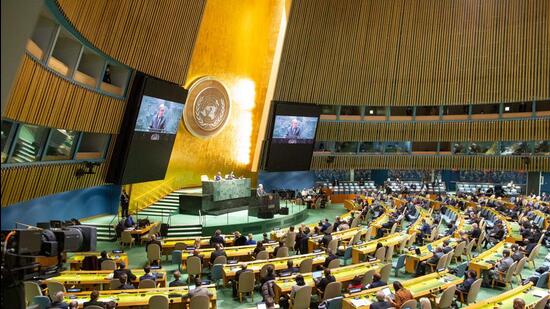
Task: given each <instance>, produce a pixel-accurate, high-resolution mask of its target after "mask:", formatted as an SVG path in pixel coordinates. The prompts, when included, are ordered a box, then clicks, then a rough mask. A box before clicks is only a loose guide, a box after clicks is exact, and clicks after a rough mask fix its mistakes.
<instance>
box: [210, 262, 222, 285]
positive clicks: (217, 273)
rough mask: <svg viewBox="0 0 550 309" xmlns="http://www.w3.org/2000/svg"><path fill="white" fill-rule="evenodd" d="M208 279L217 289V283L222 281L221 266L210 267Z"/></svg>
mask: <svg viewBox="0 0 550 309" xmlns="http://www.w3.org/2000/svg"><path fill="white" fill-rule="evenodd" d="M210 279H212V281H214V284H215V285H216V287H218V282H219V281H220V280H221V279H223V264H214V265H212V268H210Z"/></svg>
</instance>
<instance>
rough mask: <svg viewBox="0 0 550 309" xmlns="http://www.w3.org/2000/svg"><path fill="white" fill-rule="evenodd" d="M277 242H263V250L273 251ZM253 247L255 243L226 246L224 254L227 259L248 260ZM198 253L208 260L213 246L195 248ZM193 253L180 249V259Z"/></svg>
mask: <svg viewBox="0 0 550 309" xmlns="http://www.w3.org/2000/svg"><path fill="white" fill-rule="evenodd" d="M278 246H279V244H278V243H276V242H272V243H267V244H264V247H265V250H266V251H267V252H269V253H273V250H274V249H275V247H278ZM254 248H256V245H249V246H235V247H227V248H224V251H225V254H227V258H228V259H237V260H250V259H253V256H252V254H253V252H254ZM197 251H198V252H199V254H200V255H202V256H203V260H204V261H205V262H207V261H210V254H212V252H213V251H214V248H205V249H198V250H197ZM191 255H193V251H191V250H188V251H182V252H181V258H182V261H183V262H185V261H186V260H187V258H188V257H190V256H191Z"/></svg>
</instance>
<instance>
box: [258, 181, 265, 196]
mask: <svg viewBox="0 0 550 309" xmlns="http://www.w3.org/2000/svg"><path fill="white" fill-rule="evenodd" d="M266 194H267V193H266V192H265V190H264V185H262V184H259V185H258V189H256V195H257V196H258V197H262V196H264V195H266Z"/></svg>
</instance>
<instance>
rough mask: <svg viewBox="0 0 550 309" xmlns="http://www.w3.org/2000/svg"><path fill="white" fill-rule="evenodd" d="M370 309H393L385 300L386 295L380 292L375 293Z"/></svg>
mask: <svg viewBox="0 0 550 309" xmlns="http://www.w3.org/2000/svg"><path fill="white" fill-rule="evenodd" d="M370 308H371V309H388V308H393V305H392V304H391V303H390V302H389V301H387V300H386V295H385V294H384V292H382V291H381V290H380V291H378V292H376V301H375V302H373V303H372V304H370Z"/></svg>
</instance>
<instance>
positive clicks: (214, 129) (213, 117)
mask: <svg viewBox="0 0 550 309" xmlns="http://www.w3.org/2000/svg"><path fill="white" fill-rule="evenodd" d="M230 107H231V102H230V101H229V94H228V93H227V90H226V88H225V86H224V85H223V84H222V83H221V82H220V81H218V80H216V79H214V78H213V77H203V78H200V79H199V80H197V81H195V82H194V83H193V85H192V86H191V89H189V93H188V96H187V102H186V103H185V109H184V111H183V120H184V122H185V126H186V127H187V130H189V132H191V134H193V135H194V136H197V137H203V138H204V137H210V136H213V135H216V134H217V133H219V132H220V131H221V130H222V129H223V127H224V126H225V124H226V123H227V120H228V119H229V112H230Z"/></svg>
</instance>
